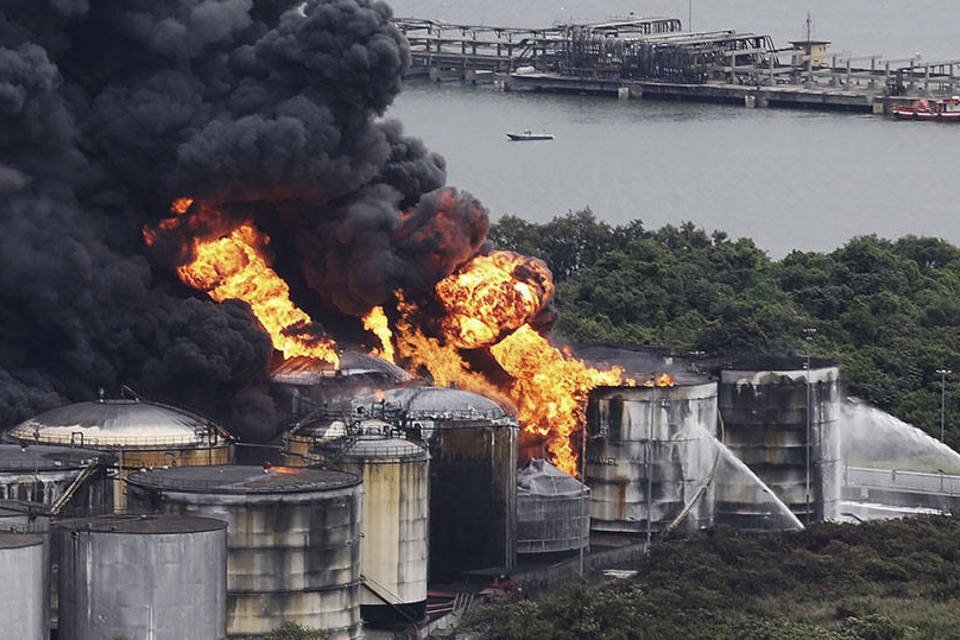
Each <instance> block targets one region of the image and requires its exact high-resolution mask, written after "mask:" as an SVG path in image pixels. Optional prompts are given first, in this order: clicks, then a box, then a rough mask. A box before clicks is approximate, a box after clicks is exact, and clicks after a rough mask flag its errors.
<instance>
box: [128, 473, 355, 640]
mask: <svg viewBox="0 0 960 640" xmlns="http://www.w3.org/2000/svg"><path fill="white" fill-rule="evenodd" d="M127 483H128V485H129V497H130V505H131V506H132V507H133V508H135V509H142V510H158V509H159V510H163V511H164V512H166V513H175V514H190V515H198V516H208V517H214V518H220V519H222V520H225V521H227V522H228V523H229V527H228V529H227V634H228V635H232V636H233V635H246V634H258V633H266V632H269V631H271V630H273V629H276V628H277V627H279V626H281V625H282V624H283V623H284V622H294V623H297V624H300V625H302V626H304V627H308V628H312V629H320V630H322V631H324V632H326V634H327V637H328V638H330V640H348V639H353V638H356V637H357V635H358V633H359V630H360V492H361V485H360V478H358V477H357V476H354V475H350V474H347V473H341V472H338V471H327V470H324V469H302V468H292V467H270V468H266V469H265V468H263V467H259V466H245V465H224V466H217V467H177V468H173V469H156V470H153V471H141V472H137V473H133V474H131V475H130V476H129V477H128V478H127Z"/></svg>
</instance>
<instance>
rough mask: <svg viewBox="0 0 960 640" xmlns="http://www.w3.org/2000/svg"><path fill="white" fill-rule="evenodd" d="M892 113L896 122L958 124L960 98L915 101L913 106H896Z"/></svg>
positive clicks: (959, 120) (959, 119)
mask: <svg viewBox="0 0 960 640" xmlns="http://www.w3.org/2000/svg"><path fill="white" fill-rule="evenodd" d="M892 111H893V117H894V118H896V119H897V120H928V121H935V120H939V121H940V122H960V96H953V97H952V98H940V99H937V100H925V99H921V100H915V101H914V102H913V104H909V105H897V106H895V107H894V108H893V109H892Z"/></svg>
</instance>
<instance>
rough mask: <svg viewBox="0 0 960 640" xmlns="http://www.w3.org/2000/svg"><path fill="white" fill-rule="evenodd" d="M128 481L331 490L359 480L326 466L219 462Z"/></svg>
mask: <svg viewBox="0 0 960 640" xmlns="http://www.w3.org/2000/svg"><path fill="white" fill-rule="evenodd" d="M127 482H128V483H130V484H132V485H135V486H138V487H145V488H148V489H160V490H167V491H182V492H187V493H219V494H248V493H258V494H264V493H305V492H316V491H330V490H333V489H339V488H342V487H350V486H353V485H357V484H360V478H358V477H357V476H355V475H352V474H349V473H343V472H341V471H329V470H327V469H314V468H302V467H262V466H256V465H220V466H215V467H174V468H171V469H153V470H150V471H137V472H135V473H132V474H130V476H128V477H127Z"/></svg>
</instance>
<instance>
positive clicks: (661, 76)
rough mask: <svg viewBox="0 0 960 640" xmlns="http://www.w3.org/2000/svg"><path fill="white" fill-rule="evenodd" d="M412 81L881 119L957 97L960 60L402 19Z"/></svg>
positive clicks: (665, 32)
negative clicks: (919, 103)
mask: <svg viewBox="0 0 960 640" xmlns="http://www.w3.org/2000/svg"><path fill="white" fill-rule="evenodd" d="M394 23H395V24H396V25H397V27H398V28H399V29H400V30H401V31H402V32H403V33H404V34H405V35H406V37H407V40H408V41H409V43H410V56H411V66H410V70H409V72H408V74H407V75H408V77H419V78H429V79H430V80H432V81H435V82H445V81H462V82H468V83H473V84H479V83H490V84H492V85H493V86H494V88H496V89H498V90H502V91H528V92H549V93H574V94H595V95H609V96H615V97H618V98H620V99H661V100H682V101H700V102H718V103H729V104H740V105H743V106H746V107H752V108H763V107H798V108H812V109H835V110H849V111H860V112H868V113H877V114H887V113H890V111H891V109H892V108H893V107H894V106H896V105H899V104H910V103H912V102H913V101H915V100H918V99H920V98H938V97H947V96H953V95H956V94H957V93H958V92H960V58H958V59H956V60H941V61H933V62H926V61H923V60H921V59H920V58H919V57H914V58H906V59H887V58H885V57H883V56H881V55H870V56H860V57H852V56H838V55H833V54H831V53H830V51H829V45H830V43H829V42H827V41H823V40H814V39H812V38H810V37H809V35H808V37H807V38H806V39H804V40H799V41H795V42H791V43H789V45H790V46H787V47H779V48H778V47H777V46H776V45H775V44H774V42H773V39H772V38H771V37H770V36H769V35H766V34H757V33H750V32H736V31H734V30H732V29H729V30H719V31H695V32H689V31H683V28H682V24H681V21H680V20H679V19H677V18H636V17H633V16H631V17H628V18H624V19H618V20H609V21H605V22H596V23H582V24H564V25H555V26H552V27H545V28H530V29H526V28H518V27H494V26H486V25H465V24H450V23H445V22H440V21H436V20H424V19H419V18H397V19H395V20H394Z"/></svg>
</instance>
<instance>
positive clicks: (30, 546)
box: [0, 533, 48, 640]
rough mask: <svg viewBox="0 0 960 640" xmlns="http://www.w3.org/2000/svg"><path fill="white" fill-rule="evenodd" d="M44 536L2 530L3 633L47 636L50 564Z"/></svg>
mask: <svg viewBox="0 0 960 640" xmlns="http://www.w3.org/2000/svg"><path fill="white" fill-rule="evenodd" d="M45 547H46V545H45V543H44V537H43V536H42V535H36V534H30V533H0V578H2V579H0V637H2V638H4V639H6V638H10V639H11V640H14V639H16V640H46V638H47V635H48V631H47V582H46V580H47V578H46V576H47V564H46V552H45Z"/></svg>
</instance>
